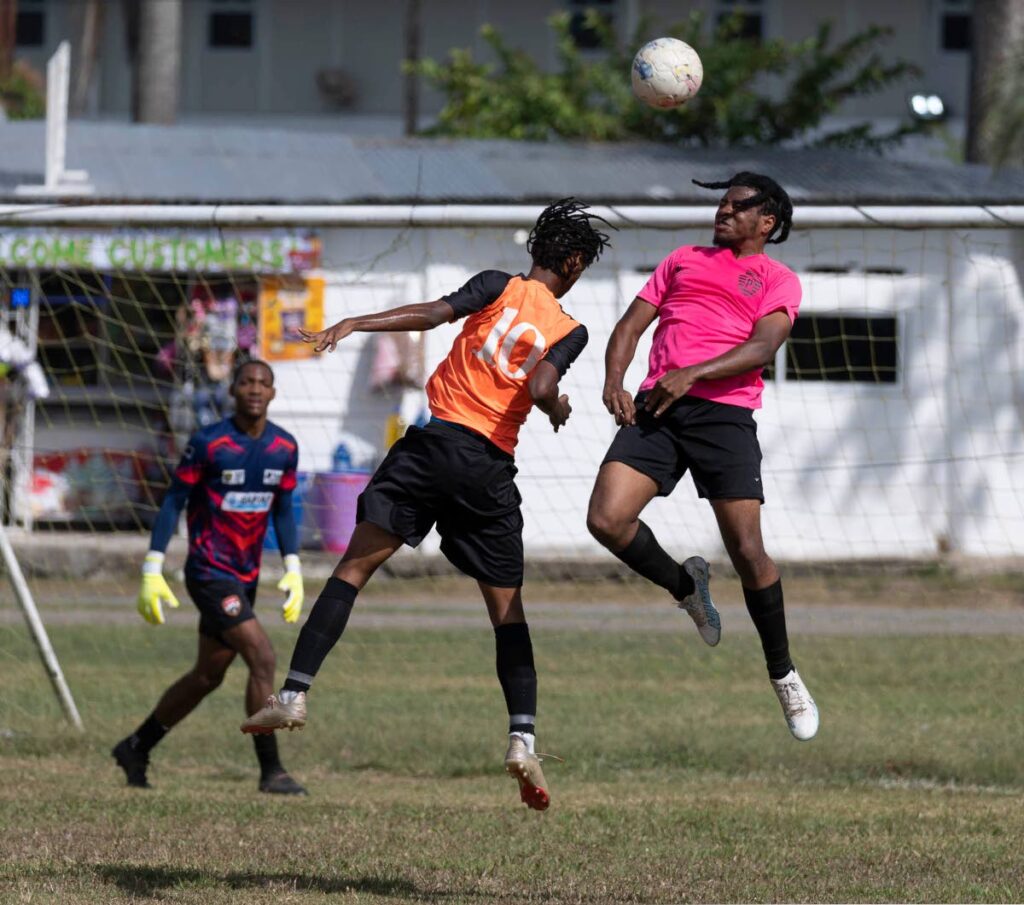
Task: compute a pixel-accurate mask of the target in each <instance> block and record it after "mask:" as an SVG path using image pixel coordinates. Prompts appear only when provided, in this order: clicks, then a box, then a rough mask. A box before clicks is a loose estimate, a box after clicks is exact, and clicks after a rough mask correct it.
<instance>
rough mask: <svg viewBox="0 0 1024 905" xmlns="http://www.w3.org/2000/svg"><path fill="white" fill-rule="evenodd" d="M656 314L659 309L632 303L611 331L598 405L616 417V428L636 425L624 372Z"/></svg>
mask: <svg viewBox="0 0 1024 905" xmlns="http://www.w3.org/2000/svg"><path fill="white" fill-rule="evenodd" d="M657 314H658V309H657V308H655V307H654V305H652V304H651V303H650V302H645V301H644V300H643V299H641V298H635V299H633V303H632V304H631V305H630V306H629V308H628V309H627V310H626V313H625V314H623V315H622V317H621V318H619V322H618V323H617V324H616V325H615V329H614V330H612V335H611V339H609V340H608V348H607V349H606V350H605V353H604V391H603V392H602V394H601V401H602V402H603V403H604V407H605V408H606V409H608V411H609V413H610V414H612V415H614V416H615V423H616V424H618V425H620V426H621V425H623V424H635V423H636V408H635V407H634V405H633V396H632V394H631V393H629V392H627V391H626V389H625V388H624V387H623V385H622V381H623V378H624V377H625V375H626V369H627V368H628V367H629V365H630V363H631V362H632V361H633V356H634V355H635V354H636V345H637V343H638V342H640V337H641V336H643V335H644V331H646V330H647V328H648V327H649V326H650V325H651V323H652V322H653V321H654V318H655V317H656V316H657Z"/></svg>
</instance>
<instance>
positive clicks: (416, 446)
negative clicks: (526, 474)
mask: <svg viewBox="0 0 1024 905" xmlns="http://www.w3.org/2000/svg"><path fill="white" fill-rule="evenodd" d="M515 476H516V466H515V463H514V461H513V459H512V456H510V455H509V454H508V453H507V452H504V451H503V450H501V449H499V448H498V447H497V446H495V445H494V444H493V443H491V442H490V441H489V440H487V439H485V438H484V437H482V436H480V435H479V434H476V433H474V432H472V431H470V430H467V429H463V428H459V427H455V426H452V425H449V424H445V423H438V422H436V421H431V422H430V423H429V424H428V425H427V426H426V427H423V428H417V427H410V428H409V430H408V431H407V432H406V434H405V436H404V437H402V439H401V440H399V441H398V442H397V443H395V445H394V446H392V447H391V449H390V450H389V452H388V454H387V456H386V457H385V458H384V461H383V462H381V464H380V467H379V468H378V469H377V471H376V472H375V473H374V475H373V477H372V478H371V479H370V483H369V484H368V485H367V487H366V489H365V490H364V491H363V492H362V494H360V496H359V506H358V510H357V514H356V519H357V521H359V522H370V523H371V524H374V525H377V526H378V527H379V528H383V529H384V530H385V531H389V532H390V533H392V534H397V535H398V536H399V537H401V538H402V540H404V541H405V542H406V543H407V544H408V545H409V546H410V547H415V546H418V545H419V543H420V541H422V540H423V538H424V537H426V535H427V532H428V531H430V529H431V527H432V526H434V525H435V524H436V525H437V533H438V534H440V535H441V552H442V553H444V555H445V556H446V557H447V558H448V561H449V562H451V564H452V565H453V566H455V567H456V568H457V569H460V570H461V571H463V572H465V573H466V574H467V575H469V576H470V577H472V578H475V579H477V580H478V581H482V582H483V583H484V584H488V585H491V586H493V587H496V588H517V587H519V586H520V585H521V584H522V583H523V516H522V513H521V512H520V510H519V505H520V503H521V502H522V497H521V496H520V495H519V489H518V488H517V487H516V484H515Z"/></svg>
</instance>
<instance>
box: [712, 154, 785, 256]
mask: <svg viewBox="0 0 1024 905" xmlns="http://www.w3.org/2000/svg"><path fill="white" fill-rule="evenodd" d="M692 182H693V184H694V185H699V186H700V187H701V188H704V189H731V188H733V186H737V185H742V186H744V187H745V188H748V189H753V190H754V191H755V192H757V194H756V195H753V196H751V197H750V198H744V199H743V200H742V201H736V202H734V203H733V207H734V208H736V210H741V211H745V210H747V209H748V208H751V207H761V208H763V213H765V214H767V215H768V216H770V217H774V218H775V226H774V228H773V229H772V231H771V232H770V233H769V234H768V241H769V242H770V243H771V244H773V245H780V244H782V243H783V242H785V241H786V239H787V238H789V230H790V227H792V225H793V202H792V201H790V200H789V195H788V194H786V190H785V189H784V188H783V187H782V186H781V185H779V184H778V183H777V182H776V181H775V180H774V179H772V178H771V177H770V176H762V175H761V174H760V173H747V172H743V173H737V174H736V175H735V176H733V177H732V179H730V180H729V181H728V182H700V181H698V180H696V179H694V180H692ZM777 230H781V232H779V236H778V238H777V239H773V238H771V237H772V236H774V235H775V233H776V231H777Z"/></svg>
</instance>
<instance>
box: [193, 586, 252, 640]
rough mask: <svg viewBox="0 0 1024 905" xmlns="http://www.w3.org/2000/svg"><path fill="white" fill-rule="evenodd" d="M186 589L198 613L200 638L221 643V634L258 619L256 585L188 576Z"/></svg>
mask: <svg viewBox="0 0 1024 905" xmlns="http://www.w3.org/2000/svg"><path fill="white" fill-rule="evenodd" d="M185 587H186V588H188V593H189V596H190V597H191V598H192V602H193V603H194V604H195V605H196V609H197V610H199V634H201V635H206V636H207V637H208V638H216V639H217V640H218V641H222V639H221V633H222V632H224V631H226V630H227V629H229V628H234V627H235V626H236V625H241V624H242V623H243V622H246V621H248V620H249V619H253V618H255V616H256V614H255V613H254V612H253V607H254V606H256V584H255V583H253V584H242V582H240V581H233V580H232V579H230V578H227V577H224V578H213V579H210V578H197V577H195V576H193V575H189V574H188V572H186V573H185Z"/></svg>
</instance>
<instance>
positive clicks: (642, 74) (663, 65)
mask: <svg viewBox="0 0 1024 905" xmlns="http://www.w3.org/2000/svg"><path fill="white" fill-rule="evenodd" d="M703 78H704V67H703V66H702V65H701V62H700V57H699V56H697V51H696V50H694V49H693V48H692V47H691V46H690V45H689V44H687V43H686V42H685V41H680V40H679V39H678V38H655V39H654V40H653V41H648V42H647V43H646V44H644V46H643V47H641V48H640V49H639V50H638V51H637V52H636V56H635V57H633V74H632V79H633V94H635V95H636V96H637V98H639V99H640V100H641V101H643V102H644V103H645V104H647V106H648V107H660V108H662V109H667V108H669V107H679V106H680V105H682V104H685V103H686V102H687V101H688V100H690V98H692V97H693V96H694V95H695V94H696V93H697V92H698V91H699V90H700V83H701V81H702V80H703Z"/></svg>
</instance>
